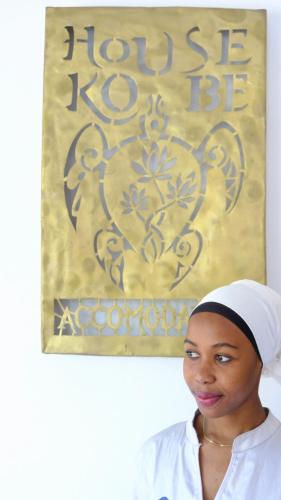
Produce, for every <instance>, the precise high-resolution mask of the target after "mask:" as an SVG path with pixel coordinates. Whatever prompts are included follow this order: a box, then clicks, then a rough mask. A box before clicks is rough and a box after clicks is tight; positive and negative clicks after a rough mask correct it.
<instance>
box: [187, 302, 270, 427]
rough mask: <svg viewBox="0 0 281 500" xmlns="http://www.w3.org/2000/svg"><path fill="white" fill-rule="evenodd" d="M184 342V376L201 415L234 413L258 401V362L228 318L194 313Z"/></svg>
mask: <svg viewBox="0 0 281 500" xmlns="http://www.w3.org/2000/svg"><path fill="white" fill-rule="evenodd" d="M184 343H185V352H186V356H185V359H184V366H183V372H184V378H185V381H186V383H187V385H188V387H189V389H190V390H191V392H192V394H193V395H194V396H195V398H196V401H197V404H198V408H199V410H200V412H201V413H202V414H203V415H205V416H207V417H214V418H217V417H222V416H224V415H229V414H234V413H236V412H237V411H238V412H239V411H241V410H242V409H243V408H244V409H245V408H246V407H247V406H248V407H251V406H252V405H253V404H255V403H256V402H257V401H258V387H259V380H260V374H261V366H262V365H261V362H260V360H259V359H258V356H257V354H256V352H255V350H254V348H253V346H252V344H251V343H250V341H249V340H248V339H247V337H246V336H245V335H244V333H242V332H241V330H240V329H239V328H238V327H237V326H236V325H234V324H233V323H232V322H231V321H229V320H228V319H226V318H224V317H223V316H220V315H219V314H215V313H209V312H201V313H197V314H195V315H194V316H192V317H191V319H190V321H189V327H188V332H187V335H186V338H185V341H184Z"/></svg>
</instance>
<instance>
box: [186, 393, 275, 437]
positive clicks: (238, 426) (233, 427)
mask: <svg viewBox="0 0 281 500" xmlns="http://www.w3.org/2000/svg"><path fill="white" fill-rule="evenodd" d="M266 417H267V412H266V410H265V409H264V408H263V407H262V404H261V402H260V400H258V401H257V402H256V404H252V405H247V406H246V407H243V408H239V409H238V410H236V411H234V412H232V413H229V414H228V415H224V416H222V417H218V418H208V417H207V416H206V417H205V422H207V428H208V436H209V437H211V438H212V439H213V440H214V441H216V442H221V443H224V442H226V443H229V442H232V441H233V440H234V439H235V438H236V437H237V436H239V435H240V434H243V433H244V432H248V431H250V430H252V429H255V428H256V427H258V426H259V425H261V424H262V423H263V422H264V421H265V419H266ZM196 424H197V425H195V427H196V430H197V433H198V436H199V438H202V433H203V416H202V415H199V417H198V419H197V422H196ZM200 440H201V439H200Z"/></svg>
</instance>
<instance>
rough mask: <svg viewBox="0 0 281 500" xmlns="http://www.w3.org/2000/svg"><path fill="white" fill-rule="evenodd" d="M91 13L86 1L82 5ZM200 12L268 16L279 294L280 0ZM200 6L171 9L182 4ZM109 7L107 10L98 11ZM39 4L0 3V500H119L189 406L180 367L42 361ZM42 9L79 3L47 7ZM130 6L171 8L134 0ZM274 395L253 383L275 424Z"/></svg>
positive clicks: (132, 361) (273, 236) (89, 359)
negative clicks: (158, 438)
mask: <svg viewBox="0 0 281 500" xmlns="http://www.w3.org/2000/svg"><path fill="white" fill-rule="evenodd" d="M101 3H102V2H101V1H99V2H95V1H93V0H92V1H89V2H84V3H81V6H82V5H89V6H90V5H92V6H94V5H100V4H101ZM202 3H203V5H204V6H216V7H226V6H228V7H241V8H265V7H266V8H267V9H268V55H269V58H268V62H269V65H268V185H267V189H268V191H267V259H268V262H267V269H268V283H269V284H270V285H271V286H272V287H273V288H275V289H276V290H278V291H279V292H280V293H281V272H280V256H281V196H280V192H281V161H280V160H281V141H280V130H281V127H280V125H281V104H280V88H281V61H280V53H281V30H280V27H281V4H280V2H279V0H268V1H267V2H266V1H265V0H263V1H254V0H252V1H251V0H248V1H247V0H236V1H232V2H227V1H226V0H224V1H216V0H212V1H208V0H204V2H202ZM202 3H201V2H198V1H193V2H192V1H189V2H183V1H177V5H182V6H184V5H186V6H187V5H189V6H192V5H193V6H202ZM110 4H111V5H114V4H115V5H118V2H117V3H114V2H106V3H104V5H110ZM120 4H122V5H136V4H137V3H136V2H133V1H132V2H124V1H123V2H120ZM46 5H48V3H47V2H45V1H43V0H29V1H28V0H26V1H24V0H14V1H11V2H5V3H4V2H3V0H2V2H1V10H0V53H1V57H0V65H1V79H0V85H1V94H0V96H1V100H0V111H1V114H0V119H1V150H0V151H1V180H0V214H1V226H0V228H1V240H0V266H1V275H0V284H1V288H0V290H1V302H0V304H1V306H2V307H1V309H2V320H1V323H2V332H1V346H2V349H1V354H0V356H1V361H0V387H1V392H0V498H1V499H3V500H90V499H91V500H125V498H127V497H126V495H127V492H128V488H129V483H130V479H131V475H132V462H133V457H134V454H135V452H136V450H137V448H138V447H139V445H140V444H141V442H142V441H143V440H144V439H145V438H146V437H147V436H149V435H150V434H152V433H154V432H155V431H157V430H159V429H161V428H163V427H165V426H167V425H169V424H171V423H174V422H176V421H179V420H182V419H185V418H186V417H187V416H188V415H190V414H191V413H192V409H193V408H194V403H193V402H192V400H191V397H190V396H189V394H188V392H187V389H186V387H185V385H184V383H183V381H182V375H181V364H182V362H181V360H180V359H166V358H152V359H145V358H128V359H126V358H111V357H104V358H102V357H101V358H99V357H93V356H84V357H82V356H62V355H44V354H41V345H40V276H39V273H40V271H39V270H40V216H39V214H40V168H41V120H42V117H41V110H42V78H43V47H44V39H43V37H44V15H45V13H44V7H45V6H46ZM53 5H55V6H70V5H76V6H77V5H79V3H78V2H77V0H76V1H73V0H68V1H66V2H63V1H60V0H56V2H55V4H53ZM138 5H146V6H153V5H154V6H160V5H163V6H164V5H173V2H171V1H166V2H164V1H162V2H157V1H154V2H148V1H144V0H143V1H142V2H138ZM249 251H250V250H249ZM278 390H279V392H277V391H278ZM280 395H281V392H280V389H278V387H277V385H275V384H274V383H273V382H272V381H265V382H264V383H263V384H262V398H263V401H264V403H265V404H266V405H269V406H270V407H271V408H272V410H273V412H274V413H275V414H276V416H278V417H279V418H281V397H280ZM128 500H130V499H128ZM144 500H145V499H144Z"/></svg>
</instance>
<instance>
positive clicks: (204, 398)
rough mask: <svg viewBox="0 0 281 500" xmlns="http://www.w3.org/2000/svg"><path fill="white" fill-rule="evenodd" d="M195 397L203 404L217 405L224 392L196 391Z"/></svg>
mask: <svg viewBox="0 0 281 500" xmlns="http://www.w3.org/2000/svg"><path fill="white" fill-rule="evenodd" d="M195 397H196V399H197V401H198V403H200V405H201V406H206V407H207V406H208V407H209V406H213V405H215V404H216V403H217V402H218V401H219V400H220V399H221V397H222V394H214V393H211V392H196V393H195Z"/></svg>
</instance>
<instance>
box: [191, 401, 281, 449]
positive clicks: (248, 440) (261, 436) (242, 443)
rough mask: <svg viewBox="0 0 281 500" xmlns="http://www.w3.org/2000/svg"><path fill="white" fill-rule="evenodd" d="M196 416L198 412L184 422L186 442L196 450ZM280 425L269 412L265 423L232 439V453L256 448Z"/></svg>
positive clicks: (197, 442)
mask: <svg viewBox="0 0 281 500" xmlns="http://www.w3.org/2000/svg"><path fill="white" fill-rule="evenodd" d="M198 414H199V410H196V412H195V415H194V417H193V419H192V420H188V421H187V422H186V437H187V439H188V441H189V442H190V443H191V444H192V445H193V446H195V447H196V448H198V447H199V446H200V443H199V441H198V436H197V433H196V430H195V428H194V420H195V418H196V416H197V415H198ZM280 425H281V424H280V422H279V420H277V418H275V417H274V415H273V414H272V413H271V411H270V410H269V411H268V415H267V417H266V419H265V421H264V422H263V423H262V424H261V425H259V426H258V427H256V428H255V429H252V430H251V431H248V432H244V433H243V434H240V435H239V436H237V437H236V438H235V439H234V441H233V446H232V452H233V453H238V452H241V451H246V450H248V449H250V448H254V447H255V446H258V445H259V444H261V443H262V442H263V441H266V440H267V439H269V438H270V437H271V436H272V435H273V434H274V432H275V431H276V430H277V429H278V428H279V427H280Z"/></svg>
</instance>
